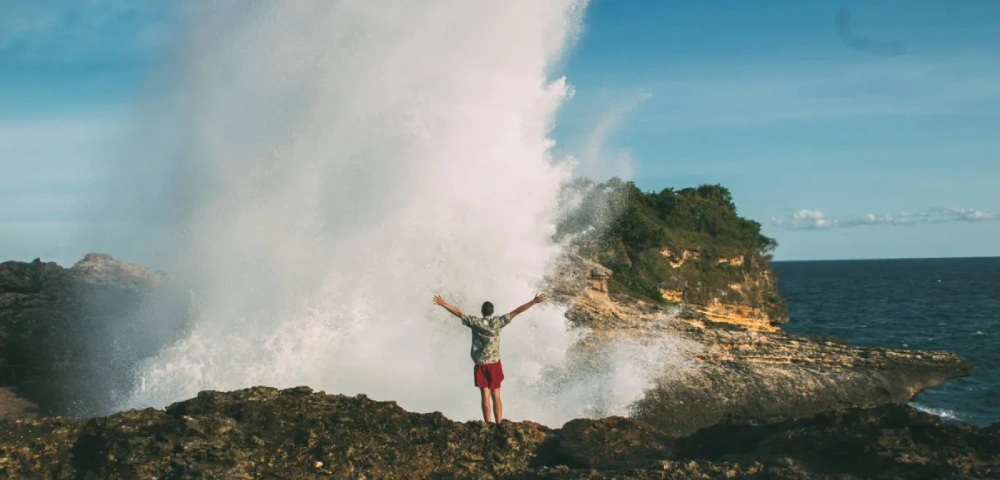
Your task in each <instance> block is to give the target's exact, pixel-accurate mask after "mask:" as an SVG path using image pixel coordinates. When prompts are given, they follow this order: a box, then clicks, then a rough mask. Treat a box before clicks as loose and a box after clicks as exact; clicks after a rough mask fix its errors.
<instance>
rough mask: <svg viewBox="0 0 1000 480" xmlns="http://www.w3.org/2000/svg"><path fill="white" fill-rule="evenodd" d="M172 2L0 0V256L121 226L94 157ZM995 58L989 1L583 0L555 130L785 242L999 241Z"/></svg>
mask: <svg viewBox="0 0 1000 480" xmlns="http://www.w3.org/2000/svg"><path fill="white" fill-rule="evenodd" d="M167 5H170V3H168V2H162V1H146V2H140V1H124V0H88V1H79V0H7V1H5V2H3V3H2V4H0V161H2V162H3V166H4V168H3V175H2V176H0V258H4V259H7V258H13V259H21V260H30V259H31V258H34V257H36V256H41V257H43V258H46V259H55V260H57V261H59V262H60V263H72V262H74V261H75V260H76V259H78V258H80V256H82V254H83V253H84V252H86V251H104V252H108V253H111V254H117V253H118V252H123V251H126V250H127V249H128V244H129V242H130V241H134V240H132V239H129V238H125V237H123V236H116V235H114V234H113V232H114V231H113V228H115V225H116V224H115V223H114V221H113V220H114V217H113V215H112V214H111V213H108V214H107V215H103V214H102V212H101V210H99V209H98V210H95V209H94V208H84V207H82V206H81V205H88V206H93V205H94V204H95V203H94V202H99V204H102V205H111V204H112V203H113V202H114V189H115V188H119V187H120V185H118V184H111V183H109V181H108V179H106V178H103V177H100V176H97V174H96V173H95V172H97V171H101V170H100V168H99V165H98V164H97V162H100V159H101V158H102V157H106V156H108V155H110V154H112V153H113V152H112V150H113V149H114V148H116V147H114V145H116V144H118V143H119V142H116V140H117V139H118V137H119V136H120V135H122V133H123V131H124V130H125V129H126V128H127V126H128V125H129V118H128V108H127V106H128V105H129V104H130V103H131V102H134V101H136V100H137V99H138V98H140V97H141V96H142V95H143V92H144V89H147V88H150V87H149V83H148V81H149V79H150V78H155V74H156V73H157V70H156V68H157V66H158V65H159V64H160V61H161V60H162V54H163V53H164V50H165V47H166V46H167V45H169V44H170V42H171V40H172V38H173V37H172V36H173V35H174V34H175V33H176V30H175V29H174V28H173V25H172V22H171V19H170V10H169V8H167ZM841 8H847V9H848V11H849V12H850V15H851V16H850V23H849V29H850V31H849V32H840V33H838V29H837V28H836V25H835V19H836V15H837V12H838V9H841ZM842 34H843V35H850V38H853V39H871V40H874V41H878V42H898V44H900V45H902V46H903V48H902V51H901V52H896V53H898V54H895V55H884V54H883V55H880V54H877V53H875V52H873V51H871V50H866V49H864V48H861V47H858V46H857V45H854V46H852V45H849V44H848V43H850V42H849V40H850V39H847V40H845V38H844V37H843V36H842ZM895 45H896V44H895V43H894V44H891V45H890V47H894V46H895ZM998 58H1000V2H987V1H977V0H955V1H952V2H947V3H946V2H941V1H915V0H872V1H868V2H861V1H858V0H840V1H825V0H816V1H807V0H796V1H793V0H786V1H777V0H754V1H736V0H725V1H724V0H716V1H710V2H687V1H661V2H650V1H646V0H593V1H592V3H591V5H590V8H589V10H588V13H587V18H586V24H585V28H584V31H583V35H582V37H581V38H580V40H579V42H578V43H577V45H576V46H575V48H574V50H573V51H572V52H571V54H570V55H569V56H568V58H567V59H566V60H565V62H564V63H563V64H562V65H559V66H558V68H556V69H554V71H553V72H552V73H553V75H562V74H565V75H566V76H567V79H568V80H569V82H570V83H572V84H573V85H574V86H575V89H576V94H575V96H574V97H573V98H572V100H571V101H570V102H568V104H567V105H566V106H565V108H564V109H563V111H562V112H561V114H560V119H559V122H558V124H557V127H556V130H555V131H554V132H553V135H554V136H555V138H556V139H557V141H558V142H559V143H558V145H559V148H567V149H571V150H573V151H574V152H576V153H577V155H578V156H580V157H581V162H582V166H581V169H582V171H583V173H586V174H588V175H591V176H593V177H596V178H606V177H607V176H610V175H615V174H617V175H620V176H623V177H627V178H630V179H632V180H634V181H635V182H636V183H637V184H638V186H639V187H640V188H642V189H644V190H659V189H661V188H663V187H667V186H672V187H685V186H694V185H698V184H701V183H721V184H723V185H725V186H727V187H728V188H729V189H730V190H731V191H732V192H733V195H734V198H735V200H736V203H737V206H738V208H739V211H740V213H741V214H742V215H744V216H747V217H750V218H753V219H755V220H757V221H759V222H760V223H761V224H763V225H764V229H765V233H767V234H768V235H771V236H774V237H776V238H777V239H778V242H779V244H780V246H779V248H778V251H777V258H778V259H789V260H790V259H836V258H884V257H939V256H996V255H1000V221H998V220H1000V217H998V216H997V213H998V212H1000V193H998V192H1000V188H998V185H1000V133H998V132H1000V61H997V59H998ZM594 159H601V160H600V161H599V162H597V161H594ZM115 185H118V186H115ZM81 202H82V203H81ZM110 210H113V208H111V207H109V211H110ZM95 232H103V234H96V233H95ZM109 232H111V233H110V234H109Z"/></svg>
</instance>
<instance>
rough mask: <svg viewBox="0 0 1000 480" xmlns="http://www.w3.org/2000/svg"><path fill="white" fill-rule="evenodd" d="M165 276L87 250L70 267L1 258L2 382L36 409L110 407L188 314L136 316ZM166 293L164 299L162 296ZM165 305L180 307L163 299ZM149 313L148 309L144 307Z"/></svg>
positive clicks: (85, 411)
mask: <svg viewBox="0 0 1000 480" xmlns="http://www.w3.org/2000/svg"><path fill="white" fill-rule="evenodd" d="M165 281H166V279H165V276H164V275H163V274H161V273H158V272H153V271H151V270H149V269H146V268H145V267H141V266H138V265H133V264H128V263H125V262H121V261H118V260H115V259H113V258H111V257H109V256H107V255H98V254H89V255H87V256H86V257H85V258H84V259H83V260H81V261H80V262H78V263H77V264H76V265H74V266H73V267H72V268H68V269H67V268H63V267H61V266H59V265H57V264H55V263H53V262H42V261H41V260H40V259H36V260H35V261H33V262H30V263H24V262H4V263H0V386H6V387H10V388H12V389H13V390H14V391H15V392H16V393H17V394H18V395H19V396H21V397H23V398H24V399H26V400H29V401H31V402H33V403H35V404H37V406H38V410H39V413H43V414H59V415H80V414H91V413H100V412H107V411H109V409H110V408H112V405H113V403H114V400H115V399H114V395H115V393H116V392H125V391H128V390H129V389H130V388H132V387H133V385H132V378H131V371H130V369H131V368H133V366H134V365H135V364H136V362H138V361H139V360H141V359H143V358H146V357H149V356H151V355H154V354H155V353H157V352H158V351H159V349H160V348H162V346H163V345H164V344H166V343H167V342H170V341H172V340H173V338H175V337H176V335H177V334H178V332H179V331H180V329H182V328H183V326H184V324H185V322H186V315H185V314H186V312H183V311H178V310H176V309H173V310H170V309H165V310H164V309H161V310H160V311H158V313H159V315H158V316H152V315H141V314H140V312H142V311H143V309H144V307H146V306H148V305H149V304H150V302H152V301H155V300H156V298H154V297H153V296H152V295H153V293H154V292H157V294H162V295H176V294H179V292H171V291H170V290H169V289H166V288H163V287H164V285H165ZM164 298H165V297H164ZM163 305H183V302H164V303H163ZM147 313H148V311H147Z"/></svg>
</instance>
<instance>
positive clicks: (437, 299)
mask: <svg viewBox="0 0 1000 480" xmlns="http://www.w3.org/2000/svg"><path fill="white" fill-rule="evenodd" d="M434 304H435V305H440V306H442V307H444V309H445V310H447V311H449V312H451V314H452V315H454V316H456V317H458V318H465V314H464V313H462V311H461V310H459V309H458V308H457V307H453V306H451V305H448V302H446V301H444V299H443V298H441V295H434Z"/></svg>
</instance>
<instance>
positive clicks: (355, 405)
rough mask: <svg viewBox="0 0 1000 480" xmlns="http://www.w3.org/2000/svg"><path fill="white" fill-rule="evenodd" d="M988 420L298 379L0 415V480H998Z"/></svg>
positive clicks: (998, 460)
mask: <svg viewBox="0 0 1000 480" xmlns="http://www.w3.org/2000/svg"><path fill="white" fill-rule="evenodd" d="M998 475H1000V425H994V426H992V427H989V428H985V429H977V428H976V427H973V426H967V425H954V424H945V423H942V422H941V421H940V420H939V419H938V418H937V417H934V416H932V415H927V414H924V413H921V412H918V411H916V410H914V409H912V408H909V407H905V406H891V407H879V408H873V409H848V410H837V411H831V412H827V413H823V414H820V415H816V416H814V417H811V418H802V419H798V420H789V421H783V422H775V423H767V424H763V425H750V424H745V423H723V424H720V425H716V426H713V427H709V428H706V429H702V430H700V431H698V432H696V433H694V434H692V435H689V436H687V437H683V438H671V437H670V436H668V435H666V434H665V433H664V432H662V431H660V430H658V429H657V428H656V427H654V426H652V425H649V424H646V423H644V422H642V421H639V420H634V419H625V418H617V417H612V418H606V419H602V420H573V421H570V422H568V423H567V424H566V425H564V426H563V427H562V428H560V429H550V428H547V427H544V426H541V425H538V424H535V423H531V422H505V423H503V424H501V425H493V424H486V423H483V422H465V423H459V422H454V421H451V420H448V419H447V418H445V417H444V416H443V415H441V414H440V413H427V414H417V413H410V412H407V411H405V410H403V409H402V408H400V407H399V406H397V405H396V404H395V403H394V402H380V401H374V400H371V399H368V398H366V397H364V396H357V397H346V396H341V395H326V394H324V393H322V392H320V393H314V392H312V391H311V390H310V389H308V388H305V387H299V388H295V389H288V390H282V391H279V390H276V389H273V388H266V387H255V388H251V389H245V390H240V391H235V392H228V393H220V392H202V393H201V394H199V395H198V397H197V398H194V399H191V400H187V401H184V402H180V403H176V404H174V405H171V406H169V407H168V408H166V409H165V410H154V409H146V410H133V411H128V412H123V413H119V414H115V415H113V416H110V417H104V418H94V419H91V420H67V419H63V418H39V419H32V420H22V421H2V422H0V477H2V478H23V479H132V478H170V479H185V478H367V479H383V478H384V479H397V478H398V479H419V478H439V479H443V478H511V479H513V478H567V479H568V478H606V479H611V478H617V479H650V478H677V479H694V478H803V479H805V478H810V479H812V478H831V479H832V478H837V479H854V478H907V479H914V478H934V479H946V478H997V476H998Z"/></svg>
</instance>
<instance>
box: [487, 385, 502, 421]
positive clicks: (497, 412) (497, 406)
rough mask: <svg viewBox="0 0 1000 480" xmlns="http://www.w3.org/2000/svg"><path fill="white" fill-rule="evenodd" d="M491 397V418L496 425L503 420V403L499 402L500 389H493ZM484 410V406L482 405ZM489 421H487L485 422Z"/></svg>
mask: <svg viewBox="0 0 1000 480" xmlns="http://www.w3.org/2000/svg"><path fill="white" fill-rule="evenodd" d="M491 393H492V394H493V395H492V396H493V416H495V417H496V419H497V423H500V421H501V420H503V402H501V401H500V389H499V388H494V389H493V391H492V392H491ZM483 405H484V407H483V408H485V405H486V404H483ZM487 421H489V420H487Z"/></svg>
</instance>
